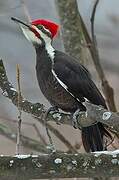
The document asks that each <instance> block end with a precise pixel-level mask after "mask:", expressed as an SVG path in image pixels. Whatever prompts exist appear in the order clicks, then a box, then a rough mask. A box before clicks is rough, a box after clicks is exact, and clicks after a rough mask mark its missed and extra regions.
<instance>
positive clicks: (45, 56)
mask: <svg viewBox="0 0 119 180" xmlns="http://www.w3.org/2000/svg"><path fill="white" fill-rule="evenodd" d="M11 19H12V20H14V21H15V22H17V23H18V24H19V25H20V27H21V29H22V31H23V33H24V35H25V36H26V38H27V39H28V40H29V41H31V42H32V44H33V45H34V47H35V50H36V75H37V79H38V83H39V86H40V89H41V91H42V93H43V94H44V96H45V97H46V98H47V99H48V101H49V102H50V103H51V105H52V106H53V107H57V108H59V109H62V110H63V111H65V112H70V113H71V114H73V113H75V112H76V111H77V110H80V111H86V107H85V106H84V105H83V102H85V100H86V99H87V100H88V101H90V102H91V103H93V104H96V105H102V106H103V107H104V108H107V107H106V104H105V100H104V98H103V96H102V95H101V93H100V92H99V90H98V89H97V87H96V85H95V84H94V82H93V81H92V79H91V76H90V73H89V72H88V70H87V69H86V68H85V67H84V66H83V65H81V64H79V62H78V61H77V60H76V59H75V58H73V57H71V56H69V55H67V54H65V53H63V52H61V51H58V50H56V49H55V48H54V47H53V46H52V40H53V38H54V37H55V35H56V34H57V32H58V28H59V26H58V25H57V24H55V23H54V22H51V21H48V20H44V19H39V20H35V21H33V22H31V24H26V23H24V22H22V21H20V20H18V19H16V18H13V17H12V18H11ZM104 135H105V136H108V137H111V135H110V133H109V132H108V131H107V130H106V128H105V127H104V126H103V125H102V124H101V123H97V124H95V125H92V126H90V127H84V128H82V141H83V145H84V148H85V150H86V151H87V152H90V151H101V150H104V148H105V145H104Z"/></svg>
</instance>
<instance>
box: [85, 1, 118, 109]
mask: <svg viewBox="0 0 119 180" xmlns="http://www.w3.org/2000/svg"><path fill="white" fill-rule="evenodd" d="M98 3H99V0H96V1H95V3H94V6H93V11H92V15H91V34H92V42H91V40H90V38H88V40H89V42H88V43H90V44H91V47H90V52H91V55H92V59H93V62H94V65H95V68H96V70H97V73H98V75H99V78H100V80H101V83H102V89H103V92H104V95H105V98H106V101H107V104H108V106H109V109H110V111H113V112H116V111H117V109H116V105H115V101H114V90H113V88H112V87H111V86H110V84H109V82H108V80H107V79H106V76H105V73H104V71H103V68H102V66H101V63H100V57H99V52H98V49H97V41H96V36H95V30H94V21H95V13H96V9H97V5H98Z"/></svg>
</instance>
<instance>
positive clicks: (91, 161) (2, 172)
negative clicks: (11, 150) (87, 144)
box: [0, 150, 119, 180]
mask: <svg viewBox="0 0 119 180" xmlns="http://www.w3.org/2000/svg"><path fill="white" fill-rule="evenodd" d="M118 163H119V150H118V151H113V152H106V151H103V152H96V153H91V154H88V153H84V154H81V153H79V154H67V153H53V154H49V155H48V154H44V155H39V156H37V155H33V156H30V155H17V156H15V157H9V156H2V157H0V179H2V178H3V177H4V178H5V177H10V178H11V177H12V179H13V180H16V179H17V180H21V179H22V180H26V179H49V178H72V177H73V178H74V177H77V178H78V177H116V176H119V165H118ZM107 172H108V173H107Z"/></svg>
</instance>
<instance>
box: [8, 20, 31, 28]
mask: <svg viewBox="0 0 119 180" xmlns="http://www.w3.org/2000/svg"><path fill="white" fill-rule="evenodd" d="M11 20H13V21H15V22H17V23H21V24H23V25H24V26H26V27H28V28H29V29H31V25H28V24H26V23H24V22H23V21H21V20H19V19H17V18H14V17H11Z"/></svg>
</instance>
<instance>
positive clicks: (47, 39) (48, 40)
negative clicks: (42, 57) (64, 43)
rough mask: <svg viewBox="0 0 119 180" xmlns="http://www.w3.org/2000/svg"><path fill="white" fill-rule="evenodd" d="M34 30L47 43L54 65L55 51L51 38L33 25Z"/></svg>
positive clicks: (47, 49)
mask: <svg viewBox="0 0 119 180" xmlns="http://www.w3.org/2000/svg"><path fill="white" fill-rule="evenodd" d="M33 28H34V29H35V30H36V31H37V32H38V33H39V34H40V36H41V38H43V40H44V41H45V48H46V51H47V53H48V55H49V57H50V58H51V60H52V62H53V63H54V57H55V49H54V48H53V47H52V45H51V38H50V37H48V36H47V34H45V33H43V32H42V31H41V30H40V29H38V28H37V27H36V26H34V25H33ZM47 31H48V30H47Z"/></svg>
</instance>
